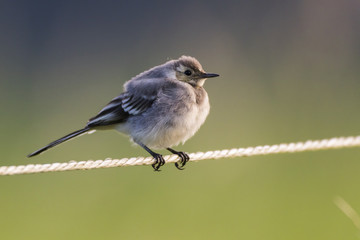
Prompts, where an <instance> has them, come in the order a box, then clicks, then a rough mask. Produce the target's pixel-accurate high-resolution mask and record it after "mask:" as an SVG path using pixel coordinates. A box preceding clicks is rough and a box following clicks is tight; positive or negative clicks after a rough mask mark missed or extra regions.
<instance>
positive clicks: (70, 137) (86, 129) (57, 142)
mask: <svg viewBox="0 0 360 240" xmlns="http://www.w3.org/2000/svg"><path fill="white" fill-rule="evenodd" d="M89 130H90V128H89V127H85V128H83V129H80V130H77V131H75V132H72V133H70V134H68V135H66V136H64V137H62V138H60V139H58V140H56V141H53V142H51V143H49V144H48V145H46V146H45V147H43V148H40V149H39V150H37V151H35V152H33V153H30V154H29V155H28V156H27V157H33V156H36V155H38V154H40V153H42V152H44V151H46V150H48V149H49V148H52V147H55V146H56V145H58V144H60V143H63V142H65V141H68V140H70V139H72V138H74V137H76V136H79V135H81V134H83V133H86V132H87V131H89Z"/></svg>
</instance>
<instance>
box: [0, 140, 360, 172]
mask: <svg viewBox="0 0 360 240" xmlns="http://www.w3.org/2000/svg"><path fill="white" fill-rule="evenodd" d="M349 147H360V136H354V137H338V138H331V139H322V140H308V141H306V142H296V143H283V144H275V145H264V146H257V147H248V148H233V149H225V150H217V151H208V152H197V153H190V154H189V157H190V161H200V160H206V159H220V158H231V157H248V156H256V155H268V154H277V153H293V152H305V151H317V150H326V149H338V148H349ZM164 159H165V162H166V163H174V162H177V161H179V160H180V158H179V156H177V155H166V156H164ZM153 163H154V159H153V158H152V157H133V158H122V159H111V158H107V159H105V160H95V161H94V160H88V161H80V162H76V161H70V162H64V163H47V164H28V165H18V166H2V167H0V175H15V174H29V173H43V172H62V171H70V170H89V169H96V168H111V167H125V166H136V165H151V164H153Z"/></svg>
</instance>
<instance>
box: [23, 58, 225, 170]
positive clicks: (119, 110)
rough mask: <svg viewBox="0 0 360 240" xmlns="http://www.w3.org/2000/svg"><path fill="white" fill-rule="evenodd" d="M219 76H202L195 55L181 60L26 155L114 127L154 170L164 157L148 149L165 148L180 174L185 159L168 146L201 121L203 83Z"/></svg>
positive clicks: (136, 81) (143, 77)
mask: <svg viewBox="0 0 360 240" xmlns="http://www.w3.org/2000/svg"><path fill="white" fill-rule="evenodd" d="M218 76H219V74H215V73H207V72H205V71H204V69H203V68H202V66H201V64H200V62H199V61H198V60H197V59H195V58H194V57H190V56H184V55H183V56H181V57H180V58H178V59H176V60H169V61H167V62H165V63H164V64H162V65H158V66H155V67H153V68H151V69H149V70H147V71H144V72H142V73H140V74H138V75H137V76H135V77H133V78H131V79H130V80H128V81H127V82H125V84H124V90H123V92H122V93H121V94H120V95H118V96H117V97H115V98H113V99H112V100H111V101H110V102H109V103H108V104H107V105H105V107H103V108H102V109H101V111H100V112H99V113H98V114H97V115H95V116H94V117H92V118H90V119H89V120H88V122H87V124H86V126H85V127H84V128H82V129H80V130H77V131H74V132H72V133H70V134H68V135H66V136H64V137H62V138H60V139H58V140H55V141H53V142H51V143H49V144H48V145H46V146H45V147H43V148H40V149H39V150H37V151H35V152H33V153H31V154H29V155H28V157H33V156H36V155H38V154H40V153H42V152H44V151H46V150H48V149H50V148H52V147H55V146H57V145H58V144H60V143H63V142H65V141H68V140H70V139H73V138H75V137H77V136H80V135H83V134H85V133H90V132H94V131H96V130H106V129H115V130H117V131H119V132H120V133H123V134H125V135H128V136H129V137H130V140H131V141H132V142H134V143H136V144H138V145H139V146H141V147H142V148H143V149H145V150H146V151H147V152H148V153H149V154H150V155H151V156H152V157H153V158H154V163H153V164H152V167H153V168H154V170H155V171H159V169H160V167H161V166H163V165H164V164H165V160H164V158H163V156H162V155H161V154H159V153H156V152H153V150H151V149H167V150H168V151H170V152H171V153H173V154H176V155H178V156H179V158H180V160H179V161H178V162H176V163H175V166H176V168H178V169H179V170H183V169H184V166H185V164H186V163H187V162H188V161H189V159H190V158H189V155H188V154H186V153H185V152H182V151H176V150H174V149H172V148H171V147H173V146H176V145H179V144H180V143H182V144H184V143H185V141H187V140H188V139H189V138H191V137H192V136H193V135H194V134H195V133H196V132H197V131H198V130H199V128H200V126H201V125H202V124H203V123H204V122H205V120H206V118H207V116H208V114H209V110H210V104H209V97H208V94H207V92H206V91H205V89H204V87H203V85H204V83H205V80H206V79H208V78H214V77H218Z"/></svg>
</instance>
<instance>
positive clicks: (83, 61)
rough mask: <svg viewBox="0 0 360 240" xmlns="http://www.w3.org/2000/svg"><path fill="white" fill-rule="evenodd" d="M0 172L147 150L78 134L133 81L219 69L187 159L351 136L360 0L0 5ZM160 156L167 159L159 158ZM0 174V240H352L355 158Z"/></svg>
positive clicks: (355, 127) (350, 154)
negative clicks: (196, 64) (176, 63)
mask: <svg viewBox="0 0 360 240" xmlns="http://www.w3.org/2000/svg"><path fill="white" fill-rule="evenodd" d="M0 29H1V33H0V51H1V52H0V100H1V101H0V108H1V112H0V114H1V124H0V129H1V134H0V141H1V157H0V161H1V164H0V166H5V165H20V164H29V163H53V162H67V161H70V160H76V161H82V160H88V159H104V158H106V157H112V158H122V157H132V156H144V155H147V154H146V152H145V151H144V150H142V149H141V148H139V147H132V146H131V144H130V143H129V140H128V139H127V138H126V137H124V136H122V135H120V134H118V133H116V132H112V131H107V132H97V133H95V134H92V135H87V136H83V137H81V138H77V139H76V140H73V141H72V142H71V143H66V144H63V145H61V146H59V147H57V148H54V149H52V150H51V151H49V152H46V153H45V154H43V155H41V156H39V157H36V158H32V159H27V158H26V157H25V156H26V155H27V154H28V153H30V152H32V151H34V150H36V149H38V148H40V147H42V146H43V145H45V144H47V143H48V142H50V141H51V140H55V139H56V138H58V137H61V136H63V135H65V134H67V133H69V132H70V131H73V130H76V129H79V128H81V127H83V126H84V124H85V123H86V121H87V119H88V118H90V117H92V116H93V115H94V114H96V113H97V112H98V111H99V110H100V109H101V107H103V106H104V105H105V104H106V103H107V102H108V101H109V100H110V99H111V98H113V97H115V96H116V95H117V94H119V93H120V92H121V91H122V85H123V84H124V82H125V81H126V80H128V79H130V78H131V77H133V76H134V75H136V74H138V73H139V72H142V71H144V70H146V69H148V68H150V67H153V66H154V65H158V64H161V63H163V62H165V61H167V60H168V59H175V58H178V57H179V56H181V55H183V54H185V55H191V56H194V57H196V58H198V60H199V61H200V62H201V63H202V64H203V67H204V68H205V70H207V71H209V72H216V73H219V74H220V75H221V77H220V78H217V79H209V80H208V81H207V83H206V85H205V88H206V89H207V91H208V93H209V96H210V100H211V106H212V108H211V113H210V115H209V117H208V119H207V121H206V123H205V125H204V126H203V127H202V128H201V129H200V131H199V132H198V133H197V134H196V135H195V136H194V137H193V138H192V139H191V140H189V141H188V142H187V143H186V144H185V145H184V146H179V147H177V149H181V150H184V151H187V152H193V151H207V150H216V149H225V148H233V147H247V146H255V145H263V144H276V143H282V142H289V141H304V140H308V139H322V138H329V137H335V136H350V135H358V134H359V122H360V113H359V109H360V93H359V88H360V67H359V66H360V31H359V29H360V1H358V0H343V1H338V0H327V1H325V0H293V1H258V0H255V1H254V0H251V1H250V0H246V1H217V0H210V1H188V0H183V1H145V0H137V1H37V0H34V1H25V0H24V1H10V0H8V1H6V0H2V1H0ZM162 153H164V154H167V152H164V151H163V152H162ZM162 170H163V171H161V172H160V173H156V172H153V171H152V169H151V167H145V166H143V167H127V168H112V169H99V170H92V171H72V172H62V173H47V174H34V175H22V176H10V177H1V178H0V213H1V214H0V238H1V239H4V240H5V239H276V240H279V239H327V240H329V239H359V238H360V234H359V231H360V229H357V228H356V227H355V226H354V224H353V222H352V221H351V220H350V219H349V218H347V217H346V216H345V215H344V214H343V213H342V212H341V211H340V210H339V209H338V208H337V207H336V205H335V204H334V198H335V197H336V196H341V197H342V198H344V199H345V200H346V201H347V202H348V203H349V204H350V205H351V206H352V207H353V208H354V209H355V210H357V211H358V212H360V193H359V182H360V174H359V172H360V150H359V149H356V148H354V149H342V150H331V151H330V150H329V151H319V152H308V153H296V154H284V155H272V156H259V157H250V158H241V159H240V158H234V159H226V160H208V161H202V162H199V163H190V164H188V165H187V167H186V170H185V171H178V170H177V169H175V167H174V166H173V165H172V164H171V165H170V164H169V165H166V166H164V167H163V168H162Z"/></svg>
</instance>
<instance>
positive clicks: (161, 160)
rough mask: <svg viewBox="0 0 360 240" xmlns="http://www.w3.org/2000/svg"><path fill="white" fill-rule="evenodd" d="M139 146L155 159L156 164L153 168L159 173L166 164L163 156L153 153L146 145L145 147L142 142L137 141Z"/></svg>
mask: <svg viewBox="0 0 360 240" xmlns="http://www.w3.org/2000/svg"><path fill="white" fill-rule="evenodd" d="M135 142H136V143H137V144H139V145H140V146H141V147H142V148H144V149H145V150H146V151H147V152H148V153H150V154H151V156H152V157H153V158H154V159H155V163H154V164H152V165H151V166H152V167H153V168H154V170H155V171H157V172H159V171H160V170H159V168H160V167H161V166H162V165H164V164H165V160H164V158H163V156H162V155H161V154H158V153H156V152H153V151H151V149H150V148H148V147H147V146H146V145H144V144H143V143H141V142H137V141H135Z"/></svg>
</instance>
